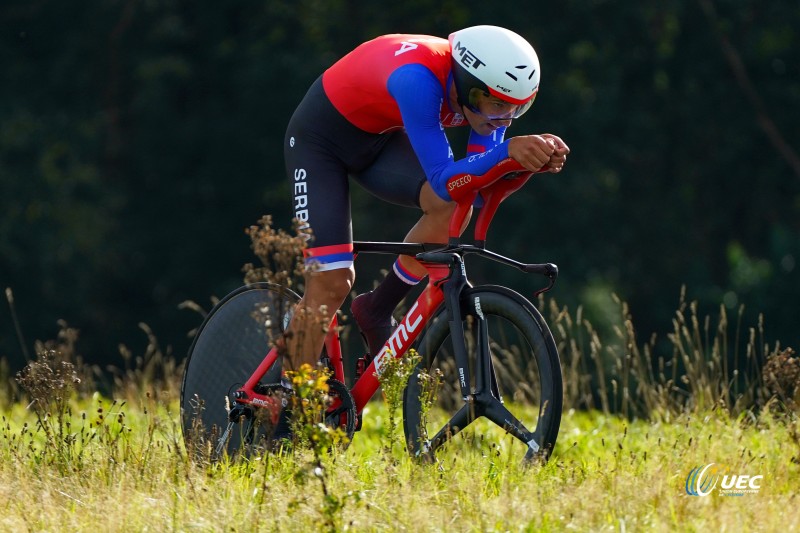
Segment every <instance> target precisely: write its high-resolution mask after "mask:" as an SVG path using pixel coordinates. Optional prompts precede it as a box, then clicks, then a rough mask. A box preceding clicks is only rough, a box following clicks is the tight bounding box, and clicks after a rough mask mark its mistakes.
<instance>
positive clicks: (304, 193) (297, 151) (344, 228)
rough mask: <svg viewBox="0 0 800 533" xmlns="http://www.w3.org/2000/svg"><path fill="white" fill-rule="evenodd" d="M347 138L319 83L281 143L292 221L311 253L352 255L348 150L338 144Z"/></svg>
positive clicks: (345, 258)
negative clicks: (305, 236)
mask: <svg viewBox="0 0 800 533" xmlns="http://www.w3.org/2000/svg"><path fill="white" fill-rule="evenodd" d="M349 127H350V128H352V126H349ZM347 133H348V124H347V123H346V121H345V119H344V118H343V117H342V116H341V115H340V114H338V112H337V111H336V110H335V108H333V106H332V104H331V103H330V101H329V100H328V99H327V97H326V96H325V93H324V91H323V89H322V84H321V82H320V80H317V82H315V83H314V84H313V85H312V86H311V88H310V89H309V91H308V93H307V94H306V96H305V98H304V99H303V101H302V102H301V103H300V105H299V106H298V107H297V109H296V110H295V112H294V114H293V115H292V118H291V120H290V121H289V125H288V127H287V130H286V137H285V140H284V160H285V163H286V173H287V175H288V176H289V180H290V183H291V188H292V201H293V209H294V217H295V218H296V219H297V220H298V221H299V222H300V228H301V230H306V229H307V228H310V232H309V233H310V234H311V236H312V240H311V242H310V243H309V248H310V249H315V248H322V247H326V249H327V250H328V251H334V252H337V253H339V252H343V253H345V254H347V253H348V252H351V251H352V246H350V244H351V243H352V242H353V234H352V229H351V221H350V184H349V178H348V175H349V170H348V164H347V162H346V159H345V158H346V153H343V152H346V149H345V148H346V147H345V146H343V145H341V144H340V143H339V140H340V139H343V138H346V137H347V136H348V135H347ZM329 247H335V250H334V249H333V248H329ZM334 255H335V254H334ZM332 259H337V258H336V257H333V258H332ZM338 259H341V260H342V261H343V262H344V263H343V264H341V265H340V266H339V267H347V266H348V265H347V264H346V263H347V262H348V261H349V262H350V264H352V253H350V257H341V256H340V257H338ZM340 263H341V261H340ZM331 266H333V267H334V268H337V267H336V266H334V265H331Z"/></svg>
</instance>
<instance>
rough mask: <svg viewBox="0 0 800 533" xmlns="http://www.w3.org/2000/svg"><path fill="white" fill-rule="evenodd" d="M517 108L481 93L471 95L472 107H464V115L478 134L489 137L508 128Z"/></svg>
mask: <svg viewBox="0 0 800 533" xmlns="http://www.w3.org/2000/svg"><path fill="white" fill-rule="evenodd" d="M517 107H518V106H516V105H514V104H510V103H508V102H504V101H503V100H500V99H499V98H495V97H494V96H491V95H489V94H486V93H484V92H480V94H471V95H470V105H469V106H465V107H464V115H465V116H466V117H467V120H468V121H469V124H470V126H472V129H473V130H475V132H476V133H478V134H480V135H489V134H491V133H492V132H493V131H494V130H496V129H498V128H501V127H508V126H509V125H510V124H511V119H512V118H513V117H514V114H515V113H516V111H517Z"/></svg>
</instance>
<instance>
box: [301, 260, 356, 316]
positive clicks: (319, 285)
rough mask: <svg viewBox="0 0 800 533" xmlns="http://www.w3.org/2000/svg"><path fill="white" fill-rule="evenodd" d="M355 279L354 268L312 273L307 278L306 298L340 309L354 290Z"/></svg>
mask: <svg viewBox="0 0 800 533" xmlns="http://www.w3.org/2000/svg"><path fill="white" fill-rule="evenodd" d="M355 278H356V273H355V269H354V268H353V267H352V266H351V267H350V268H338V269H336V270H325V271H322V272H312V273H311V274H309V275H308V276H307V277H306V291H305V296H306V298H313V299H314V300H316V301H318V302H319V303H321V304H325V305H327V306H329V307H335V308H337V309H338V308H339V306H340V305H341V304H342V302H344V299H345V298H347V295H348V294H350V291H351V290H352V289H353V283H354V282H355Z"/></svg>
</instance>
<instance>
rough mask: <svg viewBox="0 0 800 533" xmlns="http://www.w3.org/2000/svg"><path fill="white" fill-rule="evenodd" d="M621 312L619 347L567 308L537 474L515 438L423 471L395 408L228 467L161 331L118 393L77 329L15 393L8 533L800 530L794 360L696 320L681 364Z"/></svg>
mask: <svg viewBox="0 0 800 533" xmlns="http://www.w3.org/2000/svg"><path fill="white" fill-rule="evenodd" d="M540 303H541V302H540ZM617 303H618V304H619V310H620V313H619V317H618V319H617V322H616V324H614V325H613V327H612V328H611V331H612V332H613V333H612V334H611V335H610V336H608V335H606V336H605V337H604V336H603V334H602V333H600V332H598V331H596V330H595V328H593V327H592V325H591V324H589V323H588V322H587V321H586V320H584V319H582V318H581V312H580V310H578V312H577V313H575V314H572V313H570V312H568V311H567V310H566V309H562V308H559V307H558V306H556V305H555V303H553V302H551V303H550V305H549V307H548V308H547V311H548V322H549V324H550V327H551V329H552V330H553V333H554V336H555V338H556V342H557V345H558V349H559V353H560V354H561V358H562V366H563V370H564V383H565V389H564V401H565V406H566V409H565V412H564V414H563V419H562V423H561V430H560V434H559V438H558V442H557V445H556V448H555V449H554V451H553V454H552V457H551V458H550V461H549V462H548V463H546V464H544V465H533V466H523V465H521V464H520V457H519V454H511V453H509V450H510V449H511V445H512V442H511V440H510V438H509V437H508V436H505V435H504V434H503V433H502V431H501V430H499V429H498V428H492V429H491V430H488V429H487V431H491V433H489V434H487V438H486V439H480V438H462V437H461V436H457V437H456V438H455V439H454V440H453V441H452V442H450V443H448V445H447V447H446V449H445V450H444V451H443V453H440V454H439V455H438V461H437V462H436V463H435V464H419V463H417V462H415V461H413V460H412V459H410V458H409V457H408V455H407V453H406V450H405V446H404V443H403V438H402V436H401V435H402V431H401V430H398V429H397V418H398V417H399V416H400V413H399V406H398V404H397V401H393V400H391V398H390V399H389V400H390V401H388V402H387V401H383V399H382V398H377V399H376V400H374V401H373V402H371V403H370V404H369V405H368V407H367V412H366V416H365V422H364V427H363V430H362V431H361V432H360V433H357V434H356V436H355V439H354V440H353V442H352V444H351V445H350V446H349V448H347V449H346V450H343V451H342V450H338V449H336V450H334V451H333V452H332V453H331V454H328V455H323V456H322V457H321V458H320V457H318V456H316V455H314V454H312V453H311V452H310V451H309V450H308V449H307V448H297V449H295V451H294V452H293V453H289V454H287V455H271V454H266V455H260V456H253V457H251V458H249V459H245V458H237V459H233V460H230V459H229V460H223V461H209V460H207V459H206V458H204V457H203V454H199V455H198V454H196V453H194V452H187V450H186V447H185V445H184V441H183V435H182V431H181V423H180V416H179V405H178V397H179V384H180V376H181V368H180V366H179V365H178V364H177V362H176V361H175V360H173V359H172V358H169V357H166V356H165V355H164V354H163V353H161V351H160V349H159V348H158V343H157V341H156V339H155V337H154V336H152V334H151V333H150V332H149V331H148V330H147V329H146V328H145V331H146V332H147V333H148V335H150V336H151V343H150V346H149V347H148V349H147V351H146V353H145V354H144V355H142V356H140V357H136V358H134V357H132V356H130V354H128V355H129V356H130V361H131V362H132V363H131V365H130V366H131V368H129V369H128V370H126V371H116V372H114V373H113V374H112V377H113V379H111V378H109V377H108V376H107V375H106V376H105V379H106V386H105V387H100V386H96V385H95V384H94V382H93V380H94V378H97V377H98V376H99V375H100V374H102V373H101V372H99V371H97V369H94V371H93V370H92V369H88V368H85V367H84V366H83V365H81V364H80V358H79V357H78V355H77V354H76V339H77V337H76V334H75V332H74V331H73V330H70V329H69V328H66V327H64V328H63V329H62V331H61V332H59V335H58V338H57V339H56V340H55V341H51V342H49V343H46V344H43V345H40V346H37V350H36V353H37V356H36V360H35V361H33V362H31V363H30V364H29V365H28V367H27V369H26V371H25V372H24V373H22V374H21V375H18V376H16V379H15V378H9V379H8V380H7V381H8V383H9V387H7V388H5V389H4V390H0V413H2V426H1V427H0V530H1V531H92V532H97V531H102V532H106V531H125V532H129V531H158V532H161V531H231V532H239V531H241V532H244V531H318V530H320V531H414V532H416V531H448V532H449V531H459V532H461V531H464V532H471V531H475V532H478V531H567V530H577V531H605V530H608V531H651V530H654V531H676V530H677V531H736V532H738V531H794V530H797V529H798V526H800V505H799V504H800V501H798V496H797V492H798V488H800V475H799V471H800V434H799V433H798V417H797V413H798V403H797V402H798V400H800V363H799V362H798V358H797V357H795V356H794V353H793V351H792V350H791V349H780V347H777V346H776V347H773V348H769V347H767V346H765V345H764V343H763V342H761V340H760V338H761V336H760V333H759V332H760V327H761V325H759V327H757V328H750V329H744V328H741V329H740V326H739V325H738V323H739V322H740V320H739V321H737V326H736V328H735V332H732V331H730V330H729V327H728V319H727V316H726V315H725V310H724V309H722V310H721V313H720V316H719V317H718V318H717V320H716V321H714V322H715V323H714V324H713V325H712V321H710V320H709V319H708V318H705V319H701V318H700V317H698V316H697V311H696V308H695V307H694V306H693V305H690V304H684V303H681V306H680V308H679V309H678V311H677V313H676V316H675V320H674V332H673V333H672V334H671V335H670V336H669V340H670V342H671V350H667V352H668V353H667V354H666V355H664V353H663V350H661V351H659V349H657V347H656V342H655V341H654V340H653V339H649V340H648V341H646V342H644V343H641V342H639V341H638V340H637V338H636V333H635V331H634V329H633V326H632V321H631V319H630V317H629V316H628V314H627V309H626V306H625V305H624V304H623V303H620V302H617ZM542 307H544V306H542ZM742 337H743V338H744V339H745V340H744V341H737V339H739V338H742ZM730 339H733V341H732V342H729V341H730ZM740 344H741V346H742V348H741V350H739V348H738V346H739V345H740ZM670 352H671V353H670ZM109 381H111V382H112V384H111V386H110V387H109V386H108V385H107V384H108V382H109ZM104 389H105V390H112V391H113V392H112V393H110V394H109V396H110V397H104V396H102V395H101V394H100V393H99V392H97V391H98V390H104ZM389 389H390V387H388V386H386V385H385V386H384V392H386V391H388V390H389ZM391 414H393V415H394V416H390V415H391ZM435 414H436V413H435V412H432V413H431V416H435ZM709 465H712V466H709ZM705 467H709V468H708V469H705ZM698 469H701V470H702V469H705V470H704V471H703V473H699V472H700V471H699V470H698ZM715 469H716V472H717V474H718V475H717V476H716V477H715V475H713V474H714V472H715ZM694 474H697V475H694ZM737 482H738V483H740V484H737ZM712 483H715V484H714V485H713V488H712ZM728 489H729V490H728ZM692 492H694V493H705V492H708V495H692V494H690V493H692Z"/></svg>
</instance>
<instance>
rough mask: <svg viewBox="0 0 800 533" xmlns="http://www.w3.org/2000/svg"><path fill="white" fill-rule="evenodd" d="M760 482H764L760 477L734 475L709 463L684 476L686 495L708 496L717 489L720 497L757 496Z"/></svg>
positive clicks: (716, 464) (722, 466) (724, 468)
mask: <svg viewBox="0 0 800 533" xmlns="http://www.w3.org/2000/svg"><path fill="white" fill-rule="evenodd" d="M762 481H764V476H762V475H757V476H753V475H749V474H734V473H733V472H732V470H731V469H730V468H729V467H727V466H725V465H724V464H721V463H709V464H707V465H705V466H698V467H696V468H693V469H692V470H691V472H689V475H688V476H686V494H688V495H689V496H708V495H709V494H711V493H712V492H713V491H714V489H718V493H719V495H720V496H744V495H745V494H758V492H759V491H760V490H761V482H762ZM717 485H719V487H717Z"/></svg>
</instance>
